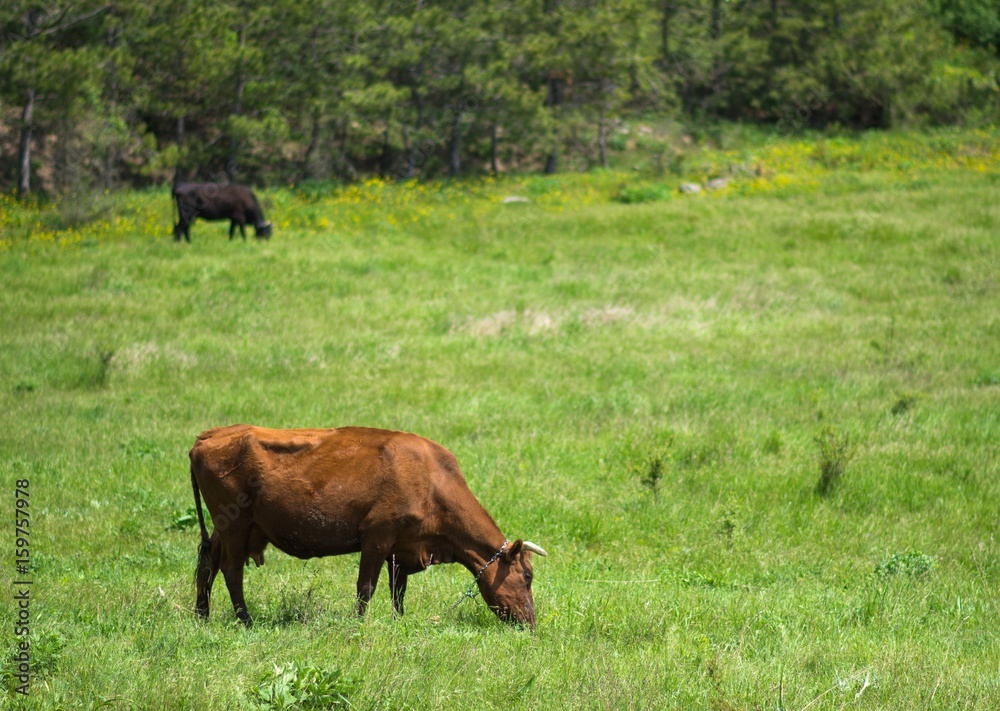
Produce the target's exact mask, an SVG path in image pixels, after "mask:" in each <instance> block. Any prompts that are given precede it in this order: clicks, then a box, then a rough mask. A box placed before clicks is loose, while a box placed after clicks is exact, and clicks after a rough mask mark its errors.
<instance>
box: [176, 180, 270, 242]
mask: <svg viewBox="0 0 1000 711" xmlns="http://www.w3.org/2000/svg"><path fill="white" fill-rule="evenodd" d="M173 194H174V200H175V201H176V202H177V224H176V225H174V239H175V240H177V241H178V242H179V241H180V239H181V237H182V236H183V237H184V238H185V239H186V240H187V241H188V242H190V241H191V223H192V222H194V220H195V218H196V217H200V218H201V219H203V220H229V239H232V238H233V233H234V232H235V231H236V226H237V225H239V228H240V234H241V235H242V236H243V239H244V240H245V239H246V238H247V233H246V225H247V223H248V222H249V223H250V224H252V225H253V226H254V230H256V233H257V237H258V238H267V237H270V236H271V226H272V225H271V223H270V222H268V221H267V220H266V219H264V210H263V209H262V208H261V206H260V203H259V202H257V197H256V196H255V195H254V194H253V192H252V191H251V190H250V188H247V187H244V186H242V185H217V184H216V183H183V182H177V181H175V182H174V190H173Z"/></svg>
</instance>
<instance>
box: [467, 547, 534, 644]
mask: <svg viewBox="0 0 1000 711" xmlns="http://www.w3.org/2000/svg"><path fill="white" fill-rule="evenodd" d="M532 553H537V554H538V555H546V553H545V551H544V550H542V548H541V547H539V546H537V545H535V544H534V543H532V542H531V541H521V540H516V541H514V542H513V543H511V544H510V545H509V546H507V547H506V548H505V549H504V552H503V553H502V554H501V555H500V557H499V558H498V559H497V562H496V563H494V564H493V565H492V566H490V567H489V568H488V569H487V570H486V571H484V575H483V576H482V577H481V578H480V579H479V592H481V593H482V595H483V600H485V601H486V604H487V605H489V607H490V609H491V610H493V612H494V613H496V616H497V617H499V618H500V619H501V620H503V621H504V622H511V623H513V624H521V625H528V626H529V627H534V626H535V600H534V598H533V597H532V596H531V579H532V577H533V575H534V571H533V570H532V567H531V554H532Z"/></svg>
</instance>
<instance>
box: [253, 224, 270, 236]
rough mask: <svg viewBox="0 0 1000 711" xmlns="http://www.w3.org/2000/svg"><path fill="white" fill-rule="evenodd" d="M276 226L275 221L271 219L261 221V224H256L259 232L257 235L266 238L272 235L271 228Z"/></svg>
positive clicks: (255, 226) (255, 228)
mask: <svg viewBox="0 0 1000 711" xmlns="http://www.w3.org/2000/svg"><path fill="white" fill-rule="evenodd" d="M272 227H274V223H273V222H271V221H267V222H261V223H260V224H259V225H254V230H255V231H256V232H257V237H258V238H260V239H266V238H268V237H270V236H271V228H272Z"/></svg>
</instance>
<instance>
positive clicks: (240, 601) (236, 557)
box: [220, 541, 253, 627]
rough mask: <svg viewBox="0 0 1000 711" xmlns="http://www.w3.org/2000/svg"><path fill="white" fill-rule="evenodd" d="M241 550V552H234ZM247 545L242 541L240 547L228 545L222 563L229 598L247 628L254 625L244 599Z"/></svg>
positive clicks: (223, 553)
mask: <svg viewBox="0 0 1000 711" xmlns="http://www.w3.org/2000/svg"><path fill="white" fill-rule="evenodd" d="M235 548H239V550H234V549H235ZM246 559H247V552H246V544H245V543H244V542H243V541H240V544H239V545H236V546H232V545H227V546H226V547H225V549H224V550H223V551H222V561H221V565H220V568H221V569H222V576H223V577H224V578H225V579H226V587H227V588H229V597H230V599H232V601H233V609H234V610H235V611H236V617H238V618H239V620H240V622H242V623H243V624H244V625H246V626H247V627H250V626H251V625H252V624H253V620H252V619H251V618H250V613H249V612H247V602H246V600H245V599H244V598H243V565H244V564H245V563H246Z"/></svg>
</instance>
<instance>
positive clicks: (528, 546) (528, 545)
mask: <svg viewBox="0 0 1000 711" xmlns="http://www.w3.org/2000/svg"><path fill="white" fill-rule="evenodd" d="M521 545H523V546H524V550H526V551H531V552H532V553H537V554H538V555H548V553H546V552H545V549H544V548H542V547H541V546H540V545H538V544H537V543H532V542H531V541H525V542H524V543H523V544H521Z"/></svg>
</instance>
